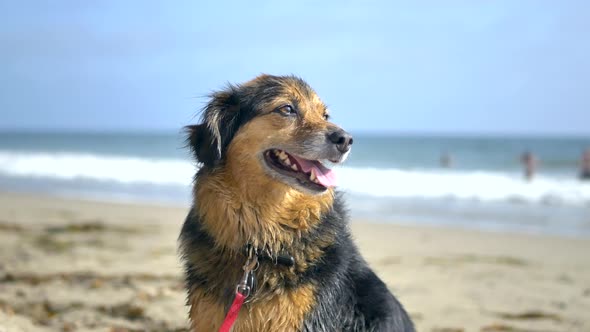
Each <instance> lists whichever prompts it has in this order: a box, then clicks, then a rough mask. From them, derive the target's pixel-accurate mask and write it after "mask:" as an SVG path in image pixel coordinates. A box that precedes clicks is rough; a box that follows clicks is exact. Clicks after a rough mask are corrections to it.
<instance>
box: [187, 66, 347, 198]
mask: <svg viewBox="0 0 590 332" xmlns="http://www.w3.org/2000/svg"><path fill="white" fill-rule="evenodd" d="M187 129H188V131H189V145H190V147H191V149H192V150H193V152H194V154H195V156H196V158H197V160H198V161H199V162H201V163H202V165H203V166H202V167H203V169H204V170H205V171H211V170H216V169H226V170H230V173H231V174H232V177H233V178H234V179H236V180H237V181H238V182H242V183H247V184H248V185H252V186H260V185H265V184H272V185H278V186H281V185H283V186H284V185H286V186H289V187H292V188H295V189H297V190H299V191H301V192H304V193H307V194H319V193H323V192H325V191H326V190H327V189H328V188H330V187H333V186H334V185H335V179H334V174H333V172H332V171H331V170H330V169H328V168H327V167H326V166H325V165H324V163H323V162H324V161H326V160H328V161H330V162H332V163H340V162H343V161H344V160H345V159H346V157H347V156H348V153H349V152H350V148H351V145H352V137H351V135H350V134H348V133H347V132H346V131H344V130H343V129H342V128H340V127H338V126H337V125H335V124H333V123H331V122H329V115H328V111H327V108H326V106H325V105H324V103H323V102H322V101H321V100H320V98H319V97H318V96H317V94H316V93H315V92H314V91H313V90H312V89H311V87H310V86H309V85H308V84H307V83H306V82H305V81H303V80H302V79H300V78H297V77H294V76H270V75H263V76H260V77H257V78H255V79H254V80H252V81H249V82H247V83H245V84H241V85H230V86H228V87H227V88H226V89H225V90H223V91H219V92H216V93H213V94H212V96H211V100H210V102H209V103H208V104H207V106H206V107H205V109H204V111H203V116H202V123H201V124H198V125H193V126H188V127H187Z"/></svg>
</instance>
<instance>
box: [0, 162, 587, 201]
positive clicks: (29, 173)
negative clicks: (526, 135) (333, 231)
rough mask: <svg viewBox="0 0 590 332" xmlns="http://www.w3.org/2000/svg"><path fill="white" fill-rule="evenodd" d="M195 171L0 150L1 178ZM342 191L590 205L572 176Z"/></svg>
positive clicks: (450, 178) (354, 172)
mask: <svg viewBox="0 0 590 332" xmlns="http://www.w3.org/2000/svg"><path fill="white" fill-rule="evenodd" d="M195 171H196V167H195V165H194V164H193V163H191V162H189V161H185V160H179V159H149V158H134V157H123V156H99V155H91V154H77V153H28V152H27V153H25V152H12V151H0V174H2V175H5V176H11V177H39V178H53V179H62V180H74V179H91V180H96V181H116V182H120V183H147V184H154V185H164V184H166V185H169V184H172V185H180V186H183V187H187V186H189V185H190V183H191V181H192V180H193V175H194V174H195ZM335 172H336V174H337V179H338V184H339V188H340V189H344V190H346V191H347V192H350V193H355V194H365V195H370V196H380V197H395V198H456V199H475V200H480V201H521V202H531V203H544V204H546V203H550V204H564V205H590V183H589V182H585V183H584V182H581V181H579V180H577V179H576V178H575V177H572V178H569V179H568V178H559V177H553V176H542V175H541V176H539V177H537V178H535V179H534V180H533V181H532V182H527V181H525V180H524V179H522V177H520V176H517V175H511V174H507V173H501V172H487V171H485V172H484V171H473V172H468V171H434V170H433V171H428V170H420V171H418V170H416V171H412V170H399V169H373V168H352V167H337V168H336V169H335Z"/></svg>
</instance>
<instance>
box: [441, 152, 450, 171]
mask: <svg viewBox="0 0 590 332" xmlns="http://www.w3.org/2000/svg"><path fill="white" fill-rule="evenodd" d="M452 165H453V158H452V157H451V155H450V154H449V153H448V152H443V154H442V155H441V156H440V166H441V167H443V168H451V166H452Z"/></svg>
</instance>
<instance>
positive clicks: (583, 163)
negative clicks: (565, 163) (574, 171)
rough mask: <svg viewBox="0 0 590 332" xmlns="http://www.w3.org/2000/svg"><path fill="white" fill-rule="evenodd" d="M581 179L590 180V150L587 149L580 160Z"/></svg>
mask: <svg viewBox="0 0 590 332" xmlns="http://www.w3.org/2000/svg"><path fill="white" fill-rule="evenodd" d="M580 179H581V180H586V181H588V180H590V149H586V151H584V153H583V154H582V159H581V160H580Z"/></svg>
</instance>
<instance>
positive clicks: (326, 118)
mask: <svg viewBox="0 0 590 332" xmlns="http://www.w3.org/2000/svg"><path fill="white" fill-rule="evenodd" d="M329 119H330V114H328V113H325V114H324V120H326V121H328V120H329Z"/></svg>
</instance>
